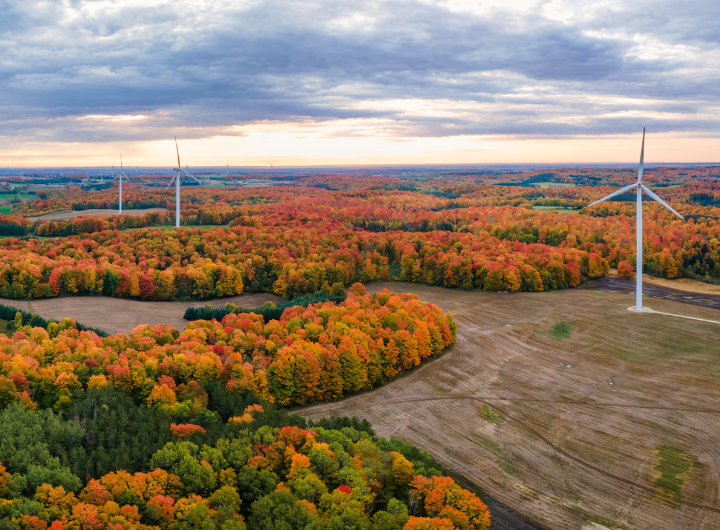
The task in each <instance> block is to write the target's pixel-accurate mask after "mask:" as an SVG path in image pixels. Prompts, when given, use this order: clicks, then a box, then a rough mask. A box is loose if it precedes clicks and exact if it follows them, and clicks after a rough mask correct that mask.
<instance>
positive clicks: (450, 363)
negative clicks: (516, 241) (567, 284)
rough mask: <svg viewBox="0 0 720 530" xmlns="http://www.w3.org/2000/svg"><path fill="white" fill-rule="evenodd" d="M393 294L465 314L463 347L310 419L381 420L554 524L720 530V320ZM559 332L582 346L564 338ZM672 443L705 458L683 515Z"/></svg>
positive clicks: (623, 304) (561, 299)
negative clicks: (667, 458)
mask: <svg viewBox="0 0 720 530" xmlns="http://www.w3.org/2000/svg"><path fill="white" fill-rule="evenodd" d="M383 287H388V288H389V289H391V290H394V291H400V292H405V291H409V292H414V293H416V294H418V295H419V296H420V298H421V299H423V300H426V301H430V302H433V303H435V304H437V305H438V306H440V307H442V308H443V309H445V310H447V311H450V312H451V313H452V314H453V316H454V317H455V320H456V322H457V324H458V339H457V343H456V344H455V345H454V346H453V347H452V348H450V349H449V351H448V352H447V353H446V354H444V355H443V356H441V357H440V358H438V359H436V360H433V361H431V362H429V363H428V364H426V365H424V366H421V367H419V368H418V369H416V370H413V371H411V372H410V373H408V374H407V375H405V376H404V377H401V378H399V379H397V380H395V381H393V382H392V383H389V384H387V385H386V386H384V387H382V388H380V389H378V390H375V391H372V392H367V393H364V394H360V395H357V396H354V397H350V398H347V399H345V400H343V401H339V402H335V403H323V404H317V405H313V406H309V407H305V408H303V409H300V410H299V411H298V412H300V413H301V414H302V415H304V416H306V417H308V418H319V417H322V416H329V415H348V416H358V417H361V418H366V419H368V420H370V421H371V422H372V424H373V427H374V428H375V430H376V431H377V433H378V434H379V435H380V436H399V437H402V438H404V439H407V440H409V441H410V442H412V443H413V444H415V445H416V446H418V447H420V448H423V449H426V450H427V451H428V452H430V453H431V454H432V455H433V456H434V457H435V458H437V459H438V460H440V461H441V462H443V464H445V465H446V466H447V467H448V468H449V469H451V470H453V471H454V472H455V473H457V474H458V475H461V476H463V477H464V478H466V479H467V480H469V481H471V482H473V483H475V484H477V485H478V486H480V487H481V488H482V489H484V490H485V491H486V492H488V494H490V495H491V496H492V497H493V498H495V499H497V500H498V501H500V502H502V503H504V504H506V505H508V506H510V507H511V508H513V509H516V510H518V511H519V512H520V513H523V514H525V515H526V516H529V517H531V518H533V519H534V520H536V521H538V522H539V523H541V524H543V525H545V526H547V527H549V528H553V529H580V528H582V527H588V526H590V527H592V526H591V525H592V523H600V524H603V525H605V526H606V527H608V528H628V529H630V528H632V529H647V530H650V529H659V528H663V529H675V528H678V529H679V528H683V529H710V528H713V529H717V528H720V495H719V491H718V490H719V487H720V363H719V362H718V361H720V325H717V324H709V323H703V322H695V321H688V320H684V319H677V318H673V317H668V316H664V315H658V314H634V313H630V312H629V311H627V307H629V306H631V305H632V303H633V300H634V297H633V296H632V295H626V294H617V293H599V294H598V293H596V292H592V291H587V290H579V289H577V290H566V291H556V292H549V293H517V294H505V295H503V294H497V293H469V292H463V291H452V290H447V289H442V288H438V287H429V286H422V285H417V284H398V283H378V284H371V285H369V286H368V289H369V290H372V291H376V290H379V289H381V288H383ZM647 304H648V306H649V307H651V308H652V309H655V310H657V311H664V312H669V313H676V314H683V315H689V316H697V317H700V318H708V319H714V320H720V312H718V311H716V310H712V309H706V308H700V307H695V306H690V305H686V304H679V303H677V302H672V301H668V300H654V299H653V300H647ZM558 322H566V323H569V325H566V326H564V327H563V329H565V330H567V328H568V327H569V328H570V329H571V331H570V335H569V338H565V339H561V338H554V337H553V334H555V335H556V336H558V333H557V332H553V327H556V324H558ZM557 329H558V328H557V327H556V330H557ZM661 447H664V448H668V447H669V448H672V450H679V451H680V452H681V453H682V454H683V455H684V457H683V458H687V459H688V460H689V461H690V462H691V466H690V469H689V471H687V472H683V473H682V474H679V475H678V476H677V477H671V478H675V479H677V480H679V483H680V484H681V486H682V488H681V490H680V495H681V496H680V497H679V498H680V502H681V504H680V506H679V507H676V506H673V504H674V501H673V497H672V495H671V493H672V492H671V493H668V492H667V491H666V490H665V489H663V487H662V484H663V483H662V481H657V479H658V477H660V475H661V473H660V472H659V471H657V470H656V469H663V468H662V467H661V466H660V464H659V460H658V458H659V457H658V451H659V450H660V448H661ZM659 466H660V467H659ZM676 482H677V481H676Z"/></svg>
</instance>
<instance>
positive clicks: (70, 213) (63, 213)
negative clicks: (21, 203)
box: [28, 208, 165, 221]
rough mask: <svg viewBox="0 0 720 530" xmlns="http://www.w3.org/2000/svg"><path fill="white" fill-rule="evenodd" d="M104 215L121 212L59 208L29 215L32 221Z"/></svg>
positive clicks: (131, 212) (138, 212)
mask: <svg viewBox="0 0 720 530" xmlns="http://www.w3.org/2000/svg"><path fill="white" fill-rule="evenodd" d="M164 211H165V208H146V209H144V210H123V213H122V214H123V215H136V216H139V215H145V214H146V213H148V212H164ZM104 215H119V212H118V211H117V210H114V209H98V208H94V209H90V210H58V211H57V212H50V213H46V214H43V215H38V216H37V217H28V219H30V220H31V221H67V220H68V219H75V218H76V217H86V216H92V217H97V216H104Z"/></svg>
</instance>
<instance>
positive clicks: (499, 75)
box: [0, 0, 720, 141]
mask: <svg viewBox="0 0 720 530" xmlns="http://www.w3.org/2000/svg"><path fill="white" fill-rule="evenodd" d="M570 5H571V6H572V11H571V12H570V14H569V16H567V17H565V19H563V20H556V19H553V18H550V17H549V16H548V9H547V8H548V2H546V1H538V2H537V4H535V5H534V6H533V7H531V8H529V9H527V10H525V11H521V10H508V9H505V8H503V7H498V8H495V9H488V10H486V11H485V12H484V13H482V14H476V13H473V12H470V11H452V10H450V9H448V8H447V7H444V6H443V5H439V4H433V3H429V2H419V1H418V2H411V1H397V0H388V1H375V2H350V1H342V0H334V1H330V0H327V1H325V0H308V1H297V0H296V1H293V0H268V1H247V2H244V3H243V2H240V3H238V2H234V1H232V2H231V1H227V2H222V1H218V2H210V3H207V4H205V3H195V2H190V1H185V2H183V1H181V2H172V3H170V2H168V3H163V4H154V3H152V2H148V3H142V4H141V3H137V4H134V3H130V2H98V1H96V0H93V1H85V0H73V1H72V2H62V1H59V0H42V1H34V2H33V1H21V0H17V1H16V0H0V13H3V18H4V24H3V26H2V28H0V91H1V93H2V99H0V116H1V117H0V126H1V127H2V132H0V135H4V136H12V137H14V138H32V139H36V140H37V139H47V140H59V139H62V140H68V141H110V140H118V139H120V140H130V139H140V140H142V139H156V138H165V137H167V136H168V134H169V133H168V131H169V130H175V129H183V133H186V136H188V137H208V136H212V135H216V134H237V132H233V130H232V129H230V127H231V126H234V125H242V124H244V123H251V122H254V121H258V120H280V121H298V120H315V121H318V120H329V119H348V118H386V119H390V120H392V123H393V125H390V126H388V127H387V128H386V129H387V130H390V131H391V132H392V133H393V134H395V135H397V136H445V135H451V134H508V135H545V136H552V135H560V136H561V135H574V134H617V133H626V132H636V131H637V130H638V128H639V127H640V126H642V125H648V126H649V127H652V129H653V130H654V131H656V132H661V131H683V132H696V133H700V134H704V133H710V132H718V130H720V121H719V115H720V106H719V105H718V103H717V86H718V81H720V54H718V51H720V50H718V48H720V42H719V40H718V39H719V37H718V33H717V30H716V28H715V27H714V22H715V21H717V20H718V18H720V4H718V3H717V2H715V1H701V0H697V1H690V2H683V3H677V2H670V1H658V0H652V1H651V0H645V1H631V0H624V1H622V2H616V3H613V4H605V3H600V2H598V3H594V2H584V3H577V2H572V3H571V4H570ZM409 99H415V100H422V101H425V102H430V104H432V102H445V103H442V104H443V105H446V102H447V101H452V102H456V107H457V109H458V110H457V112H453V113H450V115H449V116H443V117H433V116H430V117H428V116H427V115H426V114H423V113H413V112H412V111H408V110H407V109H405V110H401V109H393V108H392V106H391V105H375V106H373V104H372V102H378V101H379V102H382V101H398V100H399V101H406V100H409ZM140 114H142V115H146V116H148V118H147V119H144V120H137V121H123V122H118V121H104V120H98V119H79V118H82V117H83V116H87V115H140Z"/></svg>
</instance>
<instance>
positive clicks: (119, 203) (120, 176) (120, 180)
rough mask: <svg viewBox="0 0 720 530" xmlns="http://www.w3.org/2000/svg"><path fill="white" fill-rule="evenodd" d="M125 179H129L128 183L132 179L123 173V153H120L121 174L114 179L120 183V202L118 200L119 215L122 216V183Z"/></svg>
mask: <svg viewBox="0 0 720 530" xmlns="http://www.w3.org/2000/svg"><path fill="white" fill-rule="evenodd" d="M123 178H125V179H127V181H128V182H130V177H128V176H127V175H126V174H125V173H124V172H123V162H122V153H120V173H117V174H116V175H115V177H113V180H115V179H118V183H119V186H118V189H119V191H120V197H119V200H118V205H119V207H118V213H120V214H122V181H123Z"/></svg>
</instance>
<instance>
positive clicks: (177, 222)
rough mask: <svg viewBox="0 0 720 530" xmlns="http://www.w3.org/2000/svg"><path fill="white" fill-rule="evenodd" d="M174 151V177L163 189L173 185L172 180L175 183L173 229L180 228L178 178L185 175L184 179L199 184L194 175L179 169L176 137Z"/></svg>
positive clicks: (178, 151)
mask: <svg viewBox="0 0 720 530" xmlns="http://www.w3.org/2000/svg"><path fill="white" fill-rule="evenodd" d="M175 151H176V152H177V159H178V167H174V168H173V171H174V172H175V175H174V176H173V178H171V179H170V182H169V183H168V185H167V187H166V188H165V189H167V188H169V187H170V185H171V184H172V183H173V180H174V181H175V227H176V228H180V177H182V175H185V176H186V177H190V178H191V179H194V180H195V181H196V182H200V179H198V178H197V177H196V176H195V175H191V174H190V173H188V172H187V171H185V170H184V169H183V168H182V167H180V150H179V149H178V145H177V137H176V138H175Z"/></svg>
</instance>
